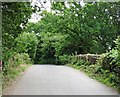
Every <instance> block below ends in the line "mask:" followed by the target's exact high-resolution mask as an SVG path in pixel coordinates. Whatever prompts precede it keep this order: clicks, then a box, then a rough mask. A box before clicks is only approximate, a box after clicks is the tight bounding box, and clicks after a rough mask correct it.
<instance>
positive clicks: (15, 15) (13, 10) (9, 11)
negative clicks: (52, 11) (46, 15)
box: [2, 2, 32, 49]
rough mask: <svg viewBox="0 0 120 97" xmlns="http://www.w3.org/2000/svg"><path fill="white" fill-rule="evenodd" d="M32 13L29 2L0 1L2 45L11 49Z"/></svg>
mask: <svg viewBox="0 0 120 97" xmlns="http://www.w3.org/2000/svg"><path fill="white" fill-rule="evenodd" d="M31 13H32V9H31V6H30V3H29V2H2V45H3V46H4V47H7V48H9V49H11V48H12V47H13V45H14V39H15V38H16V37H17V36H18V35H19V34H20V33H21V31H22V28H21V27H20V25H22V26H23V27H24V25H25V24H26V23H27V22H28V19H29V18H30V16H31Z"/></svg>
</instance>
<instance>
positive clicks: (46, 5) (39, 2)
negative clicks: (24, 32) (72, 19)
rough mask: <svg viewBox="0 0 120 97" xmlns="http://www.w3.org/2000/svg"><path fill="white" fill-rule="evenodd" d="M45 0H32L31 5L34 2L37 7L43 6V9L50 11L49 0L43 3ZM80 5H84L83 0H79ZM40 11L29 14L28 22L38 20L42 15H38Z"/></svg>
mask: <svg viewBox="0 0 120 97" xmlns="http://www.w3.org/2000/svg"><path fill="white" fill-rule="evenodd" d="M44 1H45V0H32V2H31V5H32V6H34V5H35V4H36V5H37V6H39V7H42V6H43V7H44V8H43V10H47V11H48V12H50V11H51V3H50V0H47V2H46V3H44ZM80 4H81V6H84V5H85V3H84V2H83V0H81V1H80ZM39 14H40V12H36V13H33V14H32V15H31V19H29V22H33V23H36V22H38V21H39V20H40V19H41V18H42V17H41V16H40V15H39Z"/></svg>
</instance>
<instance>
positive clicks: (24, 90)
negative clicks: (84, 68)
mask: <svg viewBox="0 0 120 97" xmlns="http://www.w3.org/2000/svg"><path fill="white" fill-rule="evenodd" d="M117 94H118V93H117V92H116V91H115V90H113V89H112V88H110V87H107V86H105V85H103V84H101V83H100V82H98V81H96V80H94V79H91V78H89V77H88V76H87V75H85V74H84V73H82V72H80V71H78V70H75V69H73V68H71V67H68V66H56V65H33V66H31V67H30V68H29V69H28V70H27V71H26V72H25V73H24V74H23V76H22V77H21V78H20V80H18V81H17V82H16V84H15V85H14V86H13V88H12V89H10V90H9V93H8V95H117Z"/></svg>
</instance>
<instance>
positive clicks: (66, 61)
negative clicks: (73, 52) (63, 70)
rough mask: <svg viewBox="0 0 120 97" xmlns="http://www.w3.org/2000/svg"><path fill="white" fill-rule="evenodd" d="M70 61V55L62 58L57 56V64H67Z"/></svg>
mask: <svg viewBox="0 0 120 97" xmlns="http://www.w3.org/2000/svg"><path fill="white" fill-rule="evenodd" d="M70 61H71V56H70V55H66V54H64V55H62V56H59V64H63V65H65V64H69V63H70Z"/></svg>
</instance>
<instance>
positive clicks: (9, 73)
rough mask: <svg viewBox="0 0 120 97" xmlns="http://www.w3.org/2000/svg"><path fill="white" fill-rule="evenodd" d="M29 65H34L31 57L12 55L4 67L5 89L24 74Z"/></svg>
mask: <svg viewBox="0 0 120 97" xmlns="http://www.w3.org/2000/svg"><path fill="white" fill-rule="evenodd" d="M29 64H32V62H31V59H30V58H29V55H28V54H26V53H21V54H19V53H15V52H14V53H12V56H11V57H9V59H8V63H7V65H4V67H3V88H5V87H6V86H7V85H8V84H10V82H12V80H13V79H14V78H16V77H17V76H18V75H19V74H20V73H21V72H23V71H24V70H25V69H26V68H27V67H28V66H29Z"/></svg>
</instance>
